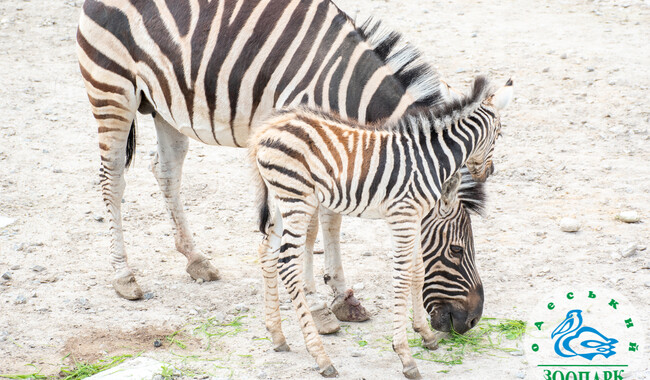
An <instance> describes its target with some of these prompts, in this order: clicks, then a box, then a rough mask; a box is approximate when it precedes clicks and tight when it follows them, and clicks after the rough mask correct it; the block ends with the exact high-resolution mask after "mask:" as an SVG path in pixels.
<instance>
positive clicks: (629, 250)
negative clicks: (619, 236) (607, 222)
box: [621, 243, 637, 257]
mask: <svg viewBox="0 0 650 380" xmlns="http://www.w3.org/2000/svg"><path fill="white" fill-rule="evenodd" d="M636 250H637V246H636V243H630V244H628V245H627V247H625V248H623V250H622V251H621V256H622V257H630V256H634V254H635V253H636Z"/></svg>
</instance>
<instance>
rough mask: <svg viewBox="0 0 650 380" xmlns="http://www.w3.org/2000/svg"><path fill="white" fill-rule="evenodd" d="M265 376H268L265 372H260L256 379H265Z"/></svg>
mask: <svg viewBox="0 0 650 380" xmlns="http://www.w3.org/2000/svg"><path fill="white" fill-rule="evenodd" d="M267 376H268V375H267V374H266V372H264V371H260V372H259V373H258V374H257V378H258V379H266V377H267Z"/></svg>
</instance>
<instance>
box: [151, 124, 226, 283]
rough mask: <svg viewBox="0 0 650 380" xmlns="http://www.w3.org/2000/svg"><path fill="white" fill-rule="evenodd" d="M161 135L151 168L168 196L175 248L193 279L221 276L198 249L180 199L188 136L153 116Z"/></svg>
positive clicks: (208, 278) (166, 198)
mask: <svg viewBox="0 0 650 380" xmlns="http://www.w3.org/2000/svg"><path fill="white" fill-rule="evenodd" d="M154 123H155V125H156V134H157V136H158V151H157V153H156V156H155V157H154V160H153V163H152V166H151V170H152V172H153V174H154V176H155V177H156V180H157V181H158V185H159V186H160V189H161V190H162V192H163V196H164V197H165V204H166V206H167V210H168V211H169V214H170V215H171V218H172V225H173V228H174V237H175V241H176V249H177V250H178V251H179V252H180V253H182V254H183V255H185V257H186V258H187V268H186V271H187V273H189V274H190V276H192V278H193V279H195V280H196V279H199V278H200V279H202V280H204V281H212V280H218V279H219V271H218V270H217V268H215V267H214V266H213V265H212V264H211V263H210V261H209V260H208V258H207V257H205V256H204V255H202V254H201V253H199V252H197V251H196V249H195V247H194V241H193V239H192V232H191V231H190V229H189V226H188V224H187V219H186V218H185V211H184V210H183V202H182V200H181V195H180V191H181V176H182V171H183V161H184V160H185V155H186V154H187V149H188V146H189V142H188V137H187V136H185V135H183V134H182V133H180V132H178V131H177V130H176V129H174V128H173V127H172V126H171V125H169V124H168V123H167V122H166V121H165V120H163V119H162V117H160V115H157V116H156V117H155V118H154Z"/></svg>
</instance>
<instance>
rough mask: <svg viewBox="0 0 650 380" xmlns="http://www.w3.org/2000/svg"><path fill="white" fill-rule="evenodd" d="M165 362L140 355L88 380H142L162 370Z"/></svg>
mask: <svg viewBox="0 0 650 380" xmlns="http://www.w3.org/2000/svg"><path fill="white" fill-rule="evenodd" d="M163 366H165V364H164V363H161V362H159V361H158V360H155V359H151V358H147V357H144V356H140V357H138V358H135V359H133V360H129V361H126V362H124V363H122V364H120V365H118V366H116V367H113V368H111V369H107V370H106V371H103V372H100V373H98V374H96V375H93V376H90V377H88V380H141V379H151V378H153V377H154V376H155V375H156V374H159V373H161V372H162V368H163Z"/></svg>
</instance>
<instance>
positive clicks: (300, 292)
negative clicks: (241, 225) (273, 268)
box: [275, 194, 338, 377]
mask: <svg viewBox="0 0 650 380" xmlns="http://www.w3.org/2000/svg"><path fill="white" fill-rule="evenodd" d="M292 196H293V197H294V199H295V194H292ZM275 201H276V202H278V204H279V209H280V211H281V212H282V213H283V214H282V223H283V225H284V230H283V232H282V243H281V246H280V258H279V260H278V261H279V265H278V270H279V272H278V273H279V274H280V279H281V280H282V283H283V284H284V286H285V288H286V289H287V292H288V293H289V295H290V296H291V300H292V302H293V306H294V309H295V310H296V314H297V315H298V321H299V323H300V327H301V330H302V333H303V336H304V338H305V344H306V346H307V350H308V351H309V353H310V354H311V355H312V356H313V357H314V359H316V363H318V367H319V368H320V373H321V375H323V376H325V377H334V376H337V375H338V373H337V371H336V369H335V368H334V366H333V365H332V361H331V360H330V358H329V356H328V355H327V353H326V352H325V348H324V347H323V342H322V341H321V338H320V335H318V330H317V329H316V325H315V324H314V320H313V318H312V315H311V312H310V310H309V306H308V304H307V299H306V298H305V290H304V288H303V282H302V280H303V277H302V257H301V256H302V254H303V252H304V251H303V250H304V246H305V239H306V236H305V235H306V233H307V229H308V227H309V223H310V222H311V218H312V215H313V214H314V213H315V212H316V208H317V206H316V204H317V203H316V197H315V196H311V197H309V198H301V202H299V203H286V204H285V203H283V201H282V200H281V199H279V197H278V198H276V200H275Z"/></svg>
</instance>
